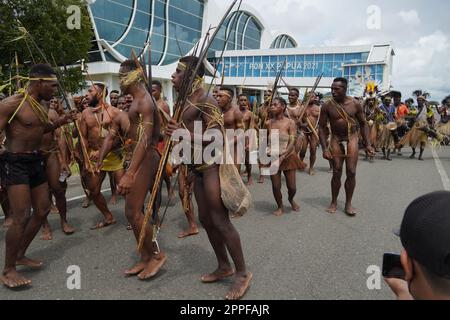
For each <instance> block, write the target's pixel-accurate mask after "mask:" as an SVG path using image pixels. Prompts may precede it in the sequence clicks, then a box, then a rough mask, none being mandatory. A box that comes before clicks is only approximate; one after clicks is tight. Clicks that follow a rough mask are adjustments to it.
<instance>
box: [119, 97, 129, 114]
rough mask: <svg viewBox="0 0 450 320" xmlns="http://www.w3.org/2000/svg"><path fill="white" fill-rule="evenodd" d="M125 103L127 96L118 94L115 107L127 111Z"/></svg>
mask: <svg viewBox="0 0 450 320" xmlns="http://www.w3.org/2000/svg"><path fill="white" fill-rule="evenodd" d="M126 105H127V98H126V97H125V96H120V97H119V99H117V109H119V110H120V111H125V110H127V111H128V109H127V107H126Z"/></svg>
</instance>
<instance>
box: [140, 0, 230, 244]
mask: <svg viewBox="0 0 450 320" xmlns="http://www.w3.org/2000/svg"><path fill="white" fill-rule="evenodd" d="M237 1H238V0H234V1H233V3H232V4H231V5H230V7H229V8H228V10H227V11H226V13H225V15H224V16H223V18H222V20H221V21H220V23H219V25H218V26H217V27H216V30H215V31H214V33H213V35H212V36H211V38H210V39H209V41H208V43H207V44H206V41H207V40H208V39H207V38H208V35H209V31H208V34H207V36H206V38H205V41H204V42H203V45H202V50H201V51H200V55H199V57H198V58H199V59H198V63H197V65H196V66H195V68H192V67H193V63H189V64H190V65H191V66H188V68H186V71H187V72H186V73H185V79H184V80H185V81H183V84H184V85H183V86H182V88H181V90H180V94H179V95H178V98H177V101H176V104H175V108H174V109H175V114H174V120H175V121H176V122H179V121H180V120H181V114H182V109H183V107H184V106H185V104H186V102H187V99H188V92H189V88H191V87H192V85H193V83H194V80H195V75H196V74H197V73H198V71H199V70H200V67H201V65H202V64H203V61H204V59H205V58H206V56H207V54H208V51H209V48H210V47H211V44H212V42H213V40H214V39H215V38H216V36H217V34H218V33H219V31H220V29H221V27H222V26H223V24H224V23H225V20H226V18H227V17H228V15H229V14H230V12H231V11H232V10H233V8H234V6H235V4H236V3H237ZM189 70H193V72H192V73H191V74H190V73H189ZM172 146H173V141H172V139H170V138H169V139H166V144H165V148H164V152H163V154H162V156H161V160H160V163H159V166H158V171H157V173H156V177H155V181H154V184H153V189H152V193H151V198H150V201H149V202H148V204H147V208H146V212H145V216H144V221H143V223H142V227H141V230H140V235H139V242H138V251H139V252H141V251H142V247H143V244H144V240H145V230H146V228H147V225H148V222H149V220H150V216H151V213H152V209H153V206H154V203H155V200H156V196H157V194H158V188H159V185H160V182H161V178H162V173H163V170H164V168H165V167H166V163H167V160H168V158H169V154H170V151H171V149H172ZM158 232H159V227H158V225H157V222H156V221H154V225H153V239H152V240H153V242H154V243H156V245H157V236H158ZM157 250H158V251H159V248H158V245H157Z"/></svg>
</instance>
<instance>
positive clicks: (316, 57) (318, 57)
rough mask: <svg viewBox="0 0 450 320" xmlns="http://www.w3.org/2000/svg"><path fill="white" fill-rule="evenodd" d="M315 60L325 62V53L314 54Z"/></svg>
mask: <svg viewBox="0 0 450 320" xmlns="http://www.w3.org/2000/svg"><path fill="white" fill-rule="evenodd" d="M314 61H315V62H323V54H316V55H315V56H314Z"/></svg>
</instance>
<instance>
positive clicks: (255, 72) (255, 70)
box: [252, 56, 262, 78]
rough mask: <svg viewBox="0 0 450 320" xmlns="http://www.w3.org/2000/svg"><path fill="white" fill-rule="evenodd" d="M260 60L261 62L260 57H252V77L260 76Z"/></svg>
mask: <svg viewBox="0 0 450 320" xmlns="http://www.w3.org/2000/svg"><path fill="white" fill-rule="evenodd" d="M261 64H262V62H261V57H260V56H257V57H253V66H252V69H253V77H255V78H259V77H261V69H262V65H261Z"/></svg>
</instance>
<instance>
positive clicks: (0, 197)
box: [0, 97, 12, 228]
mask: <svg viewBox="0 0 450 320" xmlns="http://www.w3.org/2000/svg"><path fill="white" fill-rule="evenodd" d="M5 98H6V97H3V99H0V101H1V100H4V99H5ZM5 139H6V137H5V133H4V132H0V155H1V154H2V153H3V152H4V148H5V145H4V142H5ZM0 203H1V207H2V210H3V214H4V215H5V220H4V221H3V227H4V228H9V226H11V224H12V217H11V210H10V207H9V201H8V193H7V192H6V188H3V186H2V184H1V179H0Z"/></svg>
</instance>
